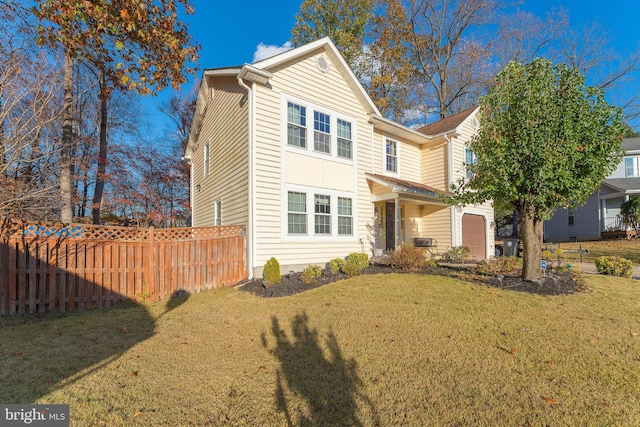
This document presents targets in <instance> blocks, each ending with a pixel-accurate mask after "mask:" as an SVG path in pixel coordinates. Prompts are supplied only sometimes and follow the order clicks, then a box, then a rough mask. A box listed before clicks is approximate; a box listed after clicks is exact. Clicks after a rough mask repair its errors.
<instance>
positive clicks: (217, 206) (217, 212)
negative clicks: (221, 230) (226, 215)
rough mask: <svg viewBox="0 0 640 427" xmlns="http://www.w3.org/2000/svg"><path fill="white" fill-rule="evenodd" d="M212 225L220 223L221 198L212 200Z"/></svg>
mask: <svg viewBox="0 0 640 427" xmlns="http://www.w3.org/2000/svg"><path fill="white" fill-rule="evenodd" d="M218 216H219V217H220V224H218ZM213 225H222V199H216V201H215V202H213Z"/></svg>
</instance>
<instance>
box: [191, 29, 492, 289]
mask: <svg viewBox="0 0 640 427" xmlns="http://www.w3.org/2000/svg"><path fill="white" fill-rule="evenodd" d="M476 114H477V109H471V110H467V111H464V112H462V113H459V114H457V115H455V116H452V117H449V118H447V119H445V120H442V121H440V122H438V123H435V124H432V125H429V126H426V127H424V128H422V129H419V130H414V129H410V128H408V127H405V126H403V125H400V124H398V123H396V122H393V121H391V120H389V119H386V118H384V117H382V115H381V114H380V112H379V111H378V109H377V108H376V106H375V105H374V104H373V102H372V101H371V99H370V98H369V96H368V95H367V94H366V92H365V91H364V89H363V87H362V86H361V84H360V83H359V82H358V80H357V78H356V77H355V75H354V74H353V72H352V71H351V70H350V69H349V67H348V66H347V64H346V62H345V61H344V59H343V58H342V57H341V56H340V54H339V53H338V51H337V49H336V47H335V46H334V44H333V43H332V42H331V40H330V39H329V38H323V39H320V40H317V41H315V42H312V43H309V44H307V45H304V46H301V47H298V48H295V49H292V50H290V51H288V52H285V53H282V54H279V55H277V56H274V57H271V58H268V59H265V60H262V61H258V62H256V63H254V64H251V65H249V64H245V65H242V66H237V67H228V68H217V69H207V70H205V71H204V73H203V76H202V83H201V86H200V90H199V93H198V100H197V106H196V112H195V114H194V117H193V121H192V126H191V132H190V135H189V142H188V146H187V148H186V151H185V157H186V158H187V159H189V160H190V162H191V181H192V182H191V184H192V185H191V190H192V194H191V203H192V223H193V225H194V226H206V225H231V224H242V225H245V226H246V236H247V238H246V241H247V266H248V275H249V276H250V277H251V276H259V275H261V272H262V267H263V266H264V264H265V262H266V261H267V260H268V259H269V258H271V257H275V258H276V259H277V260H278V261H279V262H280V265H281V268H282V270H283V271H284V272H286V271H289V270H301V269H303V268H305V267H307V266H308V265H309V264H320V265H324V263H326V262H327V261H329V260H330V259H332V258H336V257H344V256H346V255H348V254H349V253H351V252H361V251H362V252H367V253H369V255H372V254H375V253H380V252H384V251H387V250H389V249H393V248H396V247H398V246H400V245H402V244H405V243H406V244H413V242H414V238H431V239H433V242H434V244H437V248H432V250H434V251H435V250H437V251H439V252H444V251H446V250H448V249H450V248H451V247H455V246H460V245H466V246H469V247H470V248H471V249H472V256H473V257H475V258H477V259H482V258H488V257H490V256H492V255H493V253H494V248H493V245H494V240H493V235H494V232H493V229H492V227H493V208H492V206H491V204H490V203H485V204H483V205H480V206H469V207H464V208H456V207H453V206H450V205H448V204H446V203H444V202H443V201H442V200H441V197H440V196H439V195H438V194H439V192H440V193H443V192H447V189H448V188H449V185H450V184H451V183H452V182H454V181H456V180H457V179H459V178H461V177H464V176H465V173H466V170H465V164H466V163H465V162H467V161H474V160H473V155H472V154H471V153H470V152H468V150H466V148H465V144H466V143H467V142H469V141H470V139H471V138H472V136H473V135H474V134H475V132H476V131H477V128H478V118H477V117H476Z"/></svg>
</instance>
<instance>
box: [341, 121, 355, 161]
mask: <svg viewBox="0 0 640 427" xmlns="http://www.w3.org/2000/svg"><path fill="white" fill-rule="evenodd" d="M337 125H338V126H337V127H338V157H343V158H345V159H351V158H352V157H353V153H352V150H353V148H352V147H353V140H352V139H351V123H350V122H347V121H345V120H341V119H338V121H337Z"/></svg>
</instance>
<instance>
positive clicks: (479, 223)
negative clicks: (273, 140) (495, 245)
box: [462, 214, 487, 259]
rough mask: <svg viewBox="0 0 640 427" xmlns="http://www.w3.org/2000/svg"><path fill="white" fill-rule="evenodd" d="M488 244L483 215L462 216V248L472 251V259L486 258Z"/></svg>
mask: <svg viewBox="0 0 640 427" xmlns="http://www.w3.org/2000/svg"><path fill="white" fill-rule="evenodd" d="M486 242H487V235H486V232H485V226H484V217H482V216H481V215H470V214H464V215H462V246H466V247H468V248H469V249H471V257H472V258H475V259H485V258H486V256H487V252H486V250H485V245H486Z"/></svg>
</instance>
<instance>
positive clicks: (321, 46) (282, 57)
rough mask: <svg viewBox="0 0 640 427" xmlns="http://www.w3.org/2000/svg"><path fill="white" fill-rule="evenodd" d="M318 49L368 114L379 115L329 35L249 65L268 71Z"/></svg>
mask: <svg viewBox="0 0 640 427" xmlns="http://www.w3.org/2000/svg"><path fill="white" fill-rule="evenodd" d="M320 50H324V51H325V53H326V54H327V55H328V56H329V57H330V58H331V60H332V62H333V63H334V64H336V65H337V68H338V69H339V70H340V72H341V73H343V74H345V75H346V80H347V84H348V85H349V86H350V87H351V88H352V89H353V91H354V93H355V94H356V96H357V97H358V98H359V99H360V101H361V102H362V103H363V105H365V106H366V110H367V112H368V113H370V114H371V113H372V114H377V115H380V111H379V110H378V107H376V106H375V104H374V103H373V101H372V100H371V98H370V97H369V95H368V94H367V92H366V91H365V90H364V87H363V86H362V84H361V83H360V81H359V80H358V78H357V77H356V75H355V74H354V73H353V71H352V70H351V67H349V65H348V64H347V62H346V61H345V60H344V58H343V57H342V55H341V54H340V52H339V51H338V48H337V47H336V45H335V44H333V41H331V38H329V37H323V38H321V39H318V40H316V41H313V42H311V43H307V44H305V45H302V46H299V47H296V48H293V49H291V50H287V51H285V52H282V53H279V54H277V55H274V56H272V57H269V58H266V59H262V60H260V61H257V62H254V63H253V64H251V65H252V66H253V67H256V68H261V69H263V70H266V71H269V70H272V69H274V68H277V67H280V66H283V65H285V64H286V63H287V62H292V61H296V60H297V59H299V58H303V57H304V56H306V55H308V54H309V53H311V52H314V51H320Z"/></svg>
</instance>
